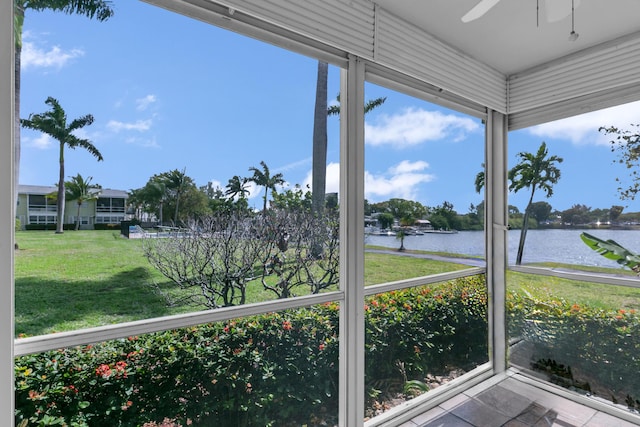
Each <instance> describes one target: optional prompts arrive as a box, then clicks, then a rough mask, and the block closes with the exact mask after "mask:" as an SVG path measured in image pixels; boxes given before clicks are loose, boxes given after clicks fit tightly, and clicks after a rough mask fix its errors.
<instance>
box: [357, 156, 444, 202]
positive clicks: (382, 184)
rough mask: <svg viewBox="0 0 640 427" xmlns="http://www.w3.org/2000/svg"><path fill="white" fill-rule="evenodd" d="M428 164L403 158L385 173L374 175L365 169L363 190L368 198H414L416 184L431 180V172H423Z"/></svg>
mask: <svg viewBox="0 0 640 427" xmlns="http://www.w3.org/2000/svg"><path fill="white" fill-rule="evenodd" d="M428 167H429V164H428V163H427V162H424V161H421V160H419V161H416V162H410V161H408V160H403V161H402V162H400V163H398V164H397V165H395V166H392V167H390V168H389V169H388V170H387V172H386V173H384V174H380V175H375V174H372V173H370V172H367V171H365V173H364V192H365V197H366V198H368V199H378V198H389V197H399V198H402V199H415V198H416V195H417V191H418V188H417V187H418V185H420V184H424V183H427V182H430V181H433V179H434V176H433V175H432V174H428V173H423V172H422V171H424V170H425V169H427V168H428Z"/></svg>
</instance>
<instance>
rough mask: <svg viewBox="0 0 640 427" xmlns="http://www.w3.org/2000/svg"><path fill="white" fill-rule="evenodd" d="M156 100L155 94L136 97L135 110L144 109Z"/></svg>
mask: <svg viewBox="0 0 640 427" xmlns="http://www.w3.org/2000/svg"><path fill="white" fill-rule="evenodd" d="M156 101H157V98H156V96H155V95H147V96H145V97H143V98H138V99H136V110H138V111H144V110H146V109H147V108H149V106H150V105H151V104H153V103H154V102H156Z"/></svg>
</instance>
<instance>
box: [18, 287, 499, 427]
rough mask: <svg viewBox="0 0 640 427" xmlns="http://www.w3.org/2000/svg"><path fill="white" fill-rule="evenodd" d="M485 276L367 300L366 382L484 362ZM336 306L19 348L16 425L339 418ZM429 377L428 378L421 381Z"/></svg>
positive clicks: (273, 422)
mask: <svg viewBox="0 0 640 427" xmlns="http://www.w3.org/2000/svg"><path fill="white" fill-rule="evenodd" d="M486 301H487V299H486V291H485V285H484V280H483V277H474V278H467V279H460V280H456V281H453V282H448V283H445V284H442V285H440V286H438V287H436V288H426V287H425V288H419V289H411V290H403V291H397V292H390V293H386V294H381V295H376V296H374V297H371V298H369V299H368V301H367V305H366V307H365V312H366V329H367V338H366V340H367V342H366V352H367V354H366V356H367V365H366V376H367V380H368V381H369V380H375V379H385V378H387V377H388V376H389V375H394V376H396V377H398V376H399V372H398V371H397V369H396V370H395V371H394V369H395V366H396V364H397V362H398V361H399V362H402V363H403V364H404V365H405V366H406V367H407V372H408V373H411V374H412V375H414V376H416V377H417V376H418V374H419V373H420V372H434V373H435V372H439V371H440V370H442V369H444V366H445V365H448V366H452V365H456V366H466V367H472V366H475V365H477V364H478V363H482V362H484V361H486V360H487V319H486ZM338 308H339V305H338V304H337V303H327V304H323V305H321V306H315V307H312V308H304V309H298V310H290V311H286V312H280V313H270V314H266V315H259V316H251V317H247V318H242V319H237V320H234V321H230V322H227V323H215V324H205V325H199V326H197V327H191V328H184V329H179V330H172V331H166V332H161V333H153V334H147V335H144V336H140V337H130V338H129V339H121V340H114V341H109V342H105V343H101V344H96V345H87V346H81V347H76V348H67V349H63V350H58V351H49V352H46V353H41V354H35V355H28V356H22V357H19V358H17V359H16V361H15V393H16V425H18V424H19V423H20V422H22V421H23V420H28V422H29V423H33V424H35V425H54V424H60V425H64V424H66V425H72V426H141V425H144V424H145V423H148V425H158V424H159V423H161V422H162V421H163V420H165V419H168V420H172V421H175V423H176V425H178V424H180V425H188V424H189V423H192V424H194V425H220V426H268V425H278V426H294V425H295V426H299V425H304V424H307V425H319V424H321V422H325V421H326V422H328V425H332V424H333V423H334V422H335V421H336V418H335V417H336V415H337V412H338V366H337V362H338V337H337V334H338V317H339V313H338ZM422 378H424V377H422Z"/></svg>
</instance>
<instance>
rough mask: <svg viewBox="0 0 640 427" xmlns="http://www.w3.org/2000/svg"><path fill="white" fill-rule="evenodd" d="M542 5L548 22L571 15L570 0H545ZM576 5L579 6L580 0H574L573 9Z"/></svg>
mask: <svg viewBox="0 0 640 427" xmlns="http://www.w3.org/2000/svg"><path fill="white" fill-rule="evenodd" d="M544 6H545V10H546V14H547V22H549V23H553V22H558V21H561V20H562V19H564V18H566V17H567V16H569V15H571V0H546V1H545V3H544ZM578 6H580V0H574V2H573V7H574V9H577V8H578Z"/></svg>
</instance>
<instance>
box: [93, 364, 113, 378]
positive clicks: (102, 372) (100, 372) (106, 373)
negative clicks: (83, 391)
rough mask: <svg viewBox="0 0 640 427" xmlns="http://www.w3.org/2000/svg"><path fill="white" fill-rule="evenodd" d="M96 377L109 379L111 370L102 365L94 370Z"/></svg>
mask: <svg viewBox="0 0 640 427" xmlns="http://www.w3.org/2000/svg"><path fill="white" fill-rule="evenodd" d="M96 375H97V376H99V377H102V378H109V377H110V376H111V368H110V367H109V365H105V364H104V363H103V364H102V365H100V366H98V367H97V368H96Z"/></svg>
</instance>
